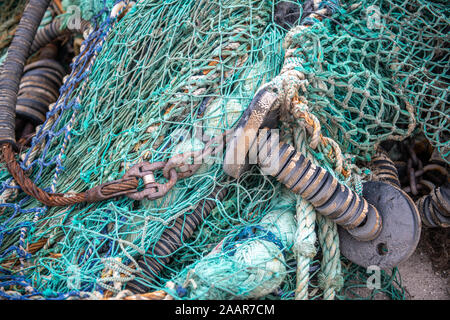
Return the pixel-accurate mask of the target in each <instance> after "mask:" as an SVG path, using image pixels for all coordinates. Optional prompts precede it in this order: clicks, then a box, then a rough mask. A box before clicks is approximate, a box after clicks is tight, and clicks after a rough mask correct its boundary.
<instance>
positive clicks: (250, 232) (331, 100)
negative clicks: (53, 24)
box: [0, 0, 449, 299]
mask: <svg viewBox="0 0 450 320" xmlns="http://www.w3.org/2000/svg"><path fill="white" fill-rule="evenodd" d="M84 2H85V1H63V4H64V5H65V6H66V7H67V6H69V5H79V6H80V8H81V9H82V16H83V17H84V18H88V19H92V23H93V24H94V25H95V27H94V28H93V31H92V32H91V33H90V34H89V36H88V37H87V39H86V40H85V41H84V43H83V46H82V48H81V53H80V55H79V56H77V57H76V58H75V59H74V62H73V64H72V66H71V67H72V71H71V74H70V75H69V76H68V78H67V80H66V81H65V83H64V85H63V87H62V88H61V89H60V97H59V99H58V101H57V102H56V104H55V105H54V106H52V107H51V109H50V111H49V112H48V113H47V120H46V121H45V123H44V124H42V125H41V126H40V127H39V128H38V129H37V133H36V136H35V137H34V138H33V140H32V145H31V147H30V148H29V149H28V150H25V151H23V152H22V153H21V154H20V157H19V158H20V163H21V166H22V168H23V169H24V170H26V171H27V172H28V173H29V175H30V177H31V178H32V179H33V181H34V182H35V183H36V184H37V185H38V186H40V187H42V188H44V189H45V190H46V191H49V192H81V191H84V190H86V189H88V188H91V187H94V186H96V185H99V184H101V183H105V182H108V181H112V180H115V179H119V178H121V177H122V176H123V174H124V173H125V172H126V171H127V170H128V169H129V168H130V167H131V166H132V165H134V164H135V163H138V162H140V161H149V162H155V161H161V160H167V159H169V158H170V157H171V156H173V155H175V154H178V153H182V152H185V151H192V150H200V149H202V148H203V147H204V144H205V140H204V138H205V137H206V138H211V137H215V136H218V135H220V134H221V133H222V132H224V131H225V130H226V129H229V128H232V126H233V125H234V124H235V123H236V121H237V120H238V119H239V118H240V116H241V114H242V112H243V111H244V110H245V108H246V107H247V106H248V104H249V102H250V100H251V99H252V98H253V96H254V94H255V92H256V91H257V89H258V88H259V87H260V86H261V85H263V84H264V83H267V82H269V81H270V80H271V79H273V78H274V77H275V76H277V75H278V73H279V72H280V70H281V67H282V64H283V60H284V54H285V50H284V48H283V40H284V39H285V37H286V35H287V32H288V31H289V30H285V29H283V28H281V27H280V26H278V25H277V24H276V23H275V21H274V20H275V19H274V12H275V7H276V5H277V3H278V2H279V1H265V0H250V1H249V0H245V1H244V0H221V1H206V0H205V1H201V0H200V1H185V0H173V1H161V0H153V1H139V2H137V3H136V4H135V5H134V6H133V7H132V8H131V9H130V11H129V12H128V13H127V14H126V15H125V16H124V17H123V18H122V19H121V20H120V21H116V20H115V19H112V18H110V17H109V16H108V14H105V12H106V13H107V12H109V11H110V10H111V8H112V6H113V5H114V4H115V3H114V2H112V1H106V2H104V1H91V2H92V3H93V5H90V6H85V4H84ZM324 3H325V2H324ZM327 3H328V2H326V3H325V4H327ZM330 3H331V4H335V2H334V1H332V2H330ZM330 3H328V5H330ZM375 5H376V6H377V8H378V10H379V13H380V15H379V16H377V17H378V18H379V20H375V22H373V21H372V22H370V21H371V20H370V19H369V18H370V15H368V10H367V8H370V7H371V6H372V7H373V6H375ZM11 8H13V7H11ZM83 8H84V9H83ZM448 10H449V9H448V8H446V5H445V3H444V2H439V1H432V2H431V1H415V0H413V1H407V2H405V1H398V0H395V1H392V0H391V1H374V0H373V1H362V2H361V1H348V2H346V3H345V5H344V6H343V7H340V8H339V10H337V12H336V13H335V14H334V15H333V19H331V20H330V19H326V20H324V21H322V22H320V21H316V23H314V25H313V26H311V27H310V28H307V29H303V30H301V31H300V32H298V33H295V34H294V35H293V37H292V38H293V42H294V43H295V44H296V45H298V46H299V47H298V48H297V49H296V50H297V51H296V52H298V53H299V56H301V57H302V59H303V60H302V63H301V64H299V66H298V68H299V71H301V72H303V73H304V74H305V75H306V78H307V79H308V83H309V84H308V85H307V87H306V90H305V91H301V92H299V94H301V95H303V96H305V97H306V99H307V100H308V102H309V105H310V108H311V109H310V111H311V113H312V114H313V115H314V116H316V117H317V118H318V119H319V121H320V124H321V126H322V133H323V134H324V135H325V136H328V137H330V138H332V139H333V140H334V141H335V142H336V143H337V144H338V146H339V147H340V149H341V150H342V153H343V154H344V155H345V159H346V160H347V161H351V162H356V161H358V160H369V159H370V157H371V155H373V153H374V152H375V147H374V145H375V144H376V143H378V142H380V141H382V140H387V139H402V138H405V137H406V136H408V135H409V134H411V132H412V130H413V129H414V125H415V123H416V122H418V123H420V125H421V127H422V130H423V131H424V132H425V134H426V136H427V138H428V139H429V140H430V142H431V143H432V144H433V145H434V146H436V147H437V148H438V150H439V152H440V154H441V156H442V157H443V158H444V159H446V157H447V156H448V152H449V150H448V147H449V146H448V130H449V129H448V117H449V115H448V108H446V105H447V102H448V82H449V78H448V77H449V75H448V61H449V59H448V58H449V51H448V50H449V49H448V35H447V33H448V32H447V31H448V25H449V24H448V22H449V15H448V13H449V12H448ZM12 12H13V9H11V10H10V11H9V12H8V14H12ZM378 18H377V19H378ZM0 21H1V22H2V26H3V24H4V22H3V21H4V19H3V17H1V19H0ZM368 21H369V22H370V23H369V22H368ZM93 58H94V59H93ZM0 62H1V60H0ZM90 63H91V64H90ZM283 139H286V140H289V139H291V138H290V137H289V135H288V134H286V136H284V137H283ZM308 139H309V138H308ZM317 157H319V155H317ZM319 158H320V157H319ZM320 159H321V161H325V162H326V159H325V160H324V158H323V157H322V158H320ZM218 160H219V161H216V162H214V163H206V164H203V165H202V167H201V168H200V169H199V171H198V172H197V173H196V174H195V175H194V176H192V177H190V178H187V179H183V180H180V181H178V182H177V184H176V186H175V187H174V188H173V189H172V190H171V191H170V192H169V193H168V194H167V195H166V196H165V197H163V198H161V199H159V200H155V201H150V200H143V201H133V200H130V199H128V198H121V199H118V200H114V201H103V202H99V203H94V204H88V205H86V204H81V205H75V206H71V207H66V208H49V207H45V206H43V205H42V204H40V203H39V202H38V201H36V200H35V199H33V198H31V197H29V196H27V195H25V194H24V193H23V192H21V191H20V189H19V188H18V187H17V185H15V183H14V181H13V179H12V177H11V176H10V174H9V173H8V171H7V170H6V168H5V167H4V165H3V164H2V167H1V168H2V169H1V172H0V181H1V188H0V194H1V197H0V210H1V211H0V212H1V214H0V296H2V297H5V298H9V299H27V298H33V297H43V298H46V299H68V298H74V297H87V298H89V297H92V295H93V293H94V292H97V293H99V294H100V295H101V296H105V295H106V294H107V293H109V294H111V293H113V294H117V293H119V292H121V291H122V290H123V289H124V288H125V286H126V284H127V282H129V281H131V280H132V281H134V282H137V283H139V284H141V285H145V286H146V287H147V288H148V291H153V290H159V289H161V288H164V289H165V290H168V292H170V294H171V295H172V296H174V297H177V298H180V299H209V298H224V299H231V298H261V299H294V296H295V290H296V276H295V272H296V268H297V265H296V259H295V255H294V242H295V239H294V234H295V229H296V226H295V223H296V222H295V217H294V216H295V213H296V198H295V197H294V196H293V195H289V194H288V193H286V192H285V190H284V189H283V188H282V187H281V186H280V185H279V184H278V183H277V182H275V180H273V179H272V178H269V177H267V176H265V175H263V174H261V172H260V171H259V169H258V168H257V167H254V168H252V170H251V171H249V172H247V173H246V174H245V175H244V176H243V177H242V178H240V180H239V181H235V180H230V179H229V178H228V177H227V176H226V174H225V173H224V172H223V170H222V166H221V163H220V157H219V159H218ZM328 167H329V168H332V167H333V164H328ZM351 174H352V175H361V170H356V169H355V170H354V171H353V172H352V173H351ZM361 177H362V178H363V179H364V178H365V176H364V175H361ZM340 180H341V181H342V182H346V181H344V180H345V179H344V178H342V177H340ZM347 182H348V181H347ZM217 188H219V189H221V188H222V189H227V191H228V192H227V195H226V196H225V198H224V199H222V200H218V199H215V198H211V200H214V201H215V203H216V207H215V208H214V209H213V210H212V212H211V213H210V214H209V215H208V216H207V217H206V218H205V219H204V221H203V223H202V224H201V225H200V226H199V227H198V228H197V230H196V231H195V233H194V235H193V236H192V237H191V238H189V239H187V240H186V241H184V242H183V243H182V246H181V247H180V248H179V249H178V250H177V251H176V252H173V253H170V257H171V259H172V260H171V263H170V264H169V265H167V266H166V268H165V269H164V270H163V271H162V273H161V274H159V275H158V277H157V278H156V281H149V279H148V278H146V277H145V276H144V275H143V274H142V273H141V272H139V270H136V269H139V266H138V265H137V263H136V261H137V260H138V259H139V257H141V256H143V255H146V254H147V255H152V256H153V257H155V258H157V259H162V258H164V257H165V256H158V255H157V254H155V245H156V244H157V242H158V240H159V239H160V237H161V235H162V233H163V232H164V230H166V229H167V228H170V227H171V226H173V224H174V223H175V220H176V219H177V218H178V217H183V216H184V217H188V216H189V214H191V213H192V211H193V208H194V207H195V206H196V205H197V204H198V203H199V202H200V201H201V200H203V199H208V197H210V196H209V195H210V194H211V192H212V191H213V190H215V189H217ZM255 226H256V227H257V228H256V227H255ZM261 226H263V227H261ZM315 246H316V247H317V248H319V250H318V253H317V255H315V256H314V257H313V259H311V262H310V264H309V265H308V273H309V278H310V280H309V284H308V285H309V298H310V299H321V298H323V297H324V293H323V291H324V290H323V286H322V285H321V284H320V280H319V278H320V277H319V274H320V272H321V270H322V269H324V266H323V262H322V260H321V257H322V255H324V251H325V250H327V249H326V248H320V244H319V241H316V244H315ZM341 260H342V268H343V275H342V276H343V278H344V287H343V289H342V290H340V291H339V294H337V296H336V297H337V298H340V299H346V298H373V297H375V295H376V294H377V293H378V292H381V293H383V294H385V295H387V296H388V297H390V298H392V299H404V298H405V297H406V295H405V292H404V290H403V289H402V287H401V280H400V278H399V275H398V272H397V270H396V269H394V270H392V271H390V272H385V271H382V273H381V276H382V287H381V288H380V289H375V290H372V291H370V293H367V292H364V290H360V288H362V287H364V286H365V284H366V281H367V279H368V277H369V276H370V274H368V273H367V272H366V270H365V269H364V268H361V267H358V266H356V265H354V264H351V263H349V262H348V261H346V260H345V259H344V258H342V259H341ZM167 283H171V284H174V285H173V286H172V287H170V288H169V289H167V287H166V284H167ZM212 284H214V285H212ZM338 287H339V286H336V288H338Z"/></svg>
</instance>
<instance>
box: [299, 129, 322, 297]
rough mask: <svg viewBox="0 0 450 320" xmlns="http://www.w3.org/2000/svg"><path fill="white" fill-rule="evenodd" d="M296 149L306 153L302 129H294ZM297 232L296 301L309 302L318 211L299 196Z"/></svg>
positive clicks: (315, 250) (315, 251)
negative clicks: (310, 268) (310, 269)
mask: <svg viewBox="0 0 450 320" xmlns="http://www.w3.org/2000/svg"><path fill="white" fill-rule="evenodd" d="M294 141H295V146H296V149H297V150H299V151H300V152H302V153H304V152H306V145H305V141H306V139H305V132H304V131H303V130H301V129H300V128H298V127H296V128H295V129H294ZM296 218H297V231H296V234H295V246H294V250H295V254H296V257H297V284H296V289H295V299H296V300H308V284H309V266H310V264H311V261H312V259H313V258H314V256H315V255H316V253H317V249H316V247H315V242H316V233H315V231H314V228H315V221H316V211H315V210H314V207H313V206H312V205H311V203H310V202H308V201H306V200H304V199H303V198H302V197H301V196H297V205H296Z"/></svg>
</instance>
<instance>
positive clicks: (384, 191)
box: [338, 181, 421, 269]
mask: <svg viewBox="0 0 450 320" xmlns="http://www.w3.org/2000/svg"><path fill="white" fill-rule="evenodd" d="M363 196H364V198H365V199H366V200H367V201H368V202H369V203H371V204H372V205H374V206H375V207H376V208H377V210H378V212H379V214H380V215H381V218H382V220H383V227H382V229H381V232H380V234H379V235H378V237H376V238H375V239H374V240H371V241H358V240H356V239H355V238H354V237H352V236H351V235H350V233H349V232H348V231H347V230H346V229H344V228H342V227H338V230H339V238H340V249H341V253H342V254H343V255H344V256H345V257H346V258H347V259H349V260H350V261H352V262H354V263H356V264H358V265H360V266H363V267H366V268H367V267H369V266H378V267H380V268H382V269H391V268H394V267H396V266H398V265H399V264H400V263H402V262H403V261H405V260H406V259H408V258H409V257H410V256H411V254H412V253H413V252H414V250H415V249H416V247H417V244H418V242H419V237H420V230H421V220H420V216H419V212H418V211H417V208H416V206H415V204H414V202H413V201H412V200H411V198H410V197H409V196H408V195H407V194H406V193H405V192H403V191H402V190H400V189H398V188H396V187H394V186H392V185H390V184H388V183H383V182H378V181H371V182H366V183H364V185H363Z"/></svg>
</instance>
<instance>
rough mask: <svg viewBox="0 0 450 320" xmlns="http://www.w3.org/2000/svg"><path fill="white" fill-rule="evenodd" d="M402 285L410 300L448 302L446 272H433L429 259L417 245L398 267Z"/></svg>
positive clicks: (449, 297) (448, 288) (449, 281)
mask: <svg viewBox="0 0 450 320" xmlns="http://www.w3.org/2000/svg"><path fill="white" fill-rule="evenodd" d="M399 271H400V276H401V279H402V285H403V287H404V288H405V289H406V290H407V292H408V293H409V295H410V298H411V300H450V279H449V270H447V272H440V273H438V272H435V271H433V268H432V265H431V261H430V258H429V257H428V255H427V253H426V252H425V249H424V247H423V245H422V244H421V243H419V245H418V247H417V249H416V251H415V252H414V253H413V255H412V256H411V257H410V258H409V259H408V260H407V261H405V262H404V263H403V264H401V265H400V266H399Z"/></svg>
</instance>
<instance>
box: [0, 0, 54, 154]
mask: <svg viewBox="0 0 450 320" xmlns="http://www.w3.org/2000/svg"><path fill="white" fill-rule="evenodd" d="M49 3H50V0H30V1H29V2H28V4H27V6H26V7H25V11H24V13H23V15H22V18H21V19H20V23H19V26H18V27H17V30H16V33H15V35H14V38H13V41H12V42H11V45H10V47H9V48H8V53H7V56H6V59H5V61H4V64H3V67H2V69H1V75H0V144H3V143H10V144H12V145H13V146H14V147H15V144H16V139H15V132H14V130H15V118H16V102H17V93H18V91H19V84H20V79H21V77H22V73H23V68H24V65H25V63H26V60H27V58H28V56H29V52H30V49H31V44H32V43H33V40H34V37H35V35H36V31H37V28H38V27H39V24H40V23H41V20H42V18H43V16H44V13H45V11H46V10H47V7H48V5H49Z"/></svg>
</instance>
